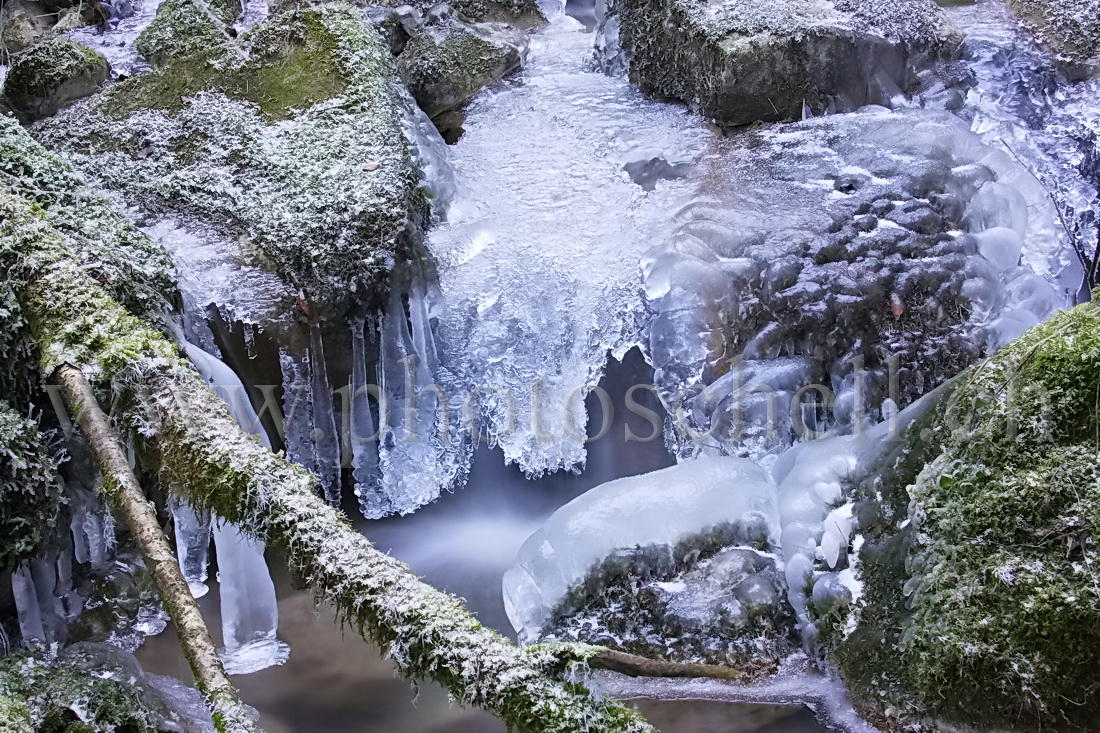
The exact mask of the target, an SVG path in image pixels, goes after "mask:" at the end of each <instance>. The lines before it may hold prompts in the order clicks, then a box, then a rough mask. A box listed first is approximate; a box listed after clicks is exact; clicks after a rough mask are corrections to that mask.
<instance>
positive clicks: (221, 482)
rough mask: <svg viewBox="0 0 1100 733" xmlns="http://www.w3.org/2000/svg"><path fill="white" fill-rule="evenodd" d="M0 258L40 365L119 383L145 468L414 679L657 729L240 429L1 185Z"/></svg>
mask: <svg viewBox="0 0 1100 733" xmlns="http://www.w3.org/2000/svg"><path fill="white" fill-rule="evenodd" d="M0 219H2V220H0V266H2V267H5V268H8V269H9V271H10V272H11V273H12V274H13V276H14V277H15V278H16V280H17V282H18V283H19V288H18V293H17V295H18V298H19V301H20V304H21V306H22V308H23V310H24V312H25V315H26V317H27V319H28V320H29V321H30V322H31V324H32V330H33V333H34V337H35V341H36V343H37V345H38V348H39V352H40V355H41V366H42V369H43V372H44V373H47V374H52V373H53V372H54V371H56V370H57V368H58V367H60V366H61V365H63V364H71V365H75V366H79V367H80V369H81V370H82V371H83V372H84V373H85V374H86V375H90V376H92V377H93V378H95V379H96V380H97V381H99V383H101V384H111V385H112V387H113V388H114V389H115V390H116V391H117V395H116V396H117V397H118V398H119V400H118V404H119V405H120V406H121V407H122V413H121V414H120V415H118V416H117V417H118V419H119V420H121V421H123V422H124V423H125V424H127V425H128V426H129V427H130V428H132V429H133V430H134V432H135V435H136V436H137V437H138V440H137V443H138V448H139V452H140V454H141V456H142V459H143V461H144V462H145V467H146V468H147V469H148V470H151V471H156V472H158V473H159V475H160V478H161V480H162V482H163V483H164V484H165V485H166V486H167V487H169V489H170V490H171V491H172V492H174V493H175V494H176V495H177V496H179V497H180V498H182V499H184V500H186V501H187V502H188V503H190V504H191V505H192V506H196V507H199V508H205V509H209V510H212V511H213V512H215V513H216V514H218V515H219V516H221V517H223V518H224V519H227V520H229V521H231V522H234V523H236V524H238V525H239V526H241V527H242V528H243V529H245V531H247V532H250V533H252V534H254V535H256V536H258V537H260V538H262V539H264V540H265V541H267V542H268V543H269V544H271V545H273V546H275V547H277V548H279V549H280V550H282V552H283V554H284V557H285V558H286V561H287V563H288V565H289V566H290V567H291V569H292V570H293V571H294V572H296V573H297V574H298V575H299V576H301V577H303V578H305V579H306V580H307V581H308V582H309V583H310V585H311V586H312V588H313V590H314V592H315V593H316V594H317V596H318V597H319V598H322V599H324V600H327V601H329V602H330V603H332V604H333V605H334V606H335V607H336V608H337V609H338V610H339V611H340V612H341V614H342V615H343V616H344V617H345V618H346V619H347V621H348V622H350V623H351V624H352V625H353V626H354V627H355V628H356V630H357V631H358V632H359V633H360V634H361V635H362V636H363V637H364V638H366V639H369V640H372V641H375V642H377V643H379V644H381V645H382V646H383V648H384V649H386V650H388V652H389V654H390V656H391V657H392V658H393V659H394V661H395V663H396V664H397V665H398V666H399V668H400V669H401V671H402V672H403V673H404V674H406V675H408V676H410V677H422V678H430V679H433V680H435V681H437V682H438V683H440V684H441V685H442V686H443V687H444V688H446V689H447V690H448V691H449V692H450V693H451V694H452V695H454V697H455V698H456V699H457V700H459V701H460V702H462V703H463V704H467V705H475V706H478V707H481V708H484V709H486V710H488V711H490V712H492V713H494V714H495V715H497V716H498V717H499V718H500V719H501V720H502V721H504V722H505V723H506V724H507V725H508V726H509V727H510V728H511V729H513V730H516V731H540V732H543V731H545V732H552V731H562V732H564V731H593V732H596V731H601V732H602V731H638V732H641V731H648V730H652V729H651V727H650V726H649V725H648V724H647V723H646V722H645V721H644V720H643V719H642V718H641V716H640V715H639V714H638V713H636V712H635V711H633V710H630V709H628V708H626V707H624V706H622V705H620V704H618V703H616V702H613V701H610V700H596V699H594V698H593V697H592V696H591V695H589V693H588V691H587V690H586V689H585V688H584V687H583V686H581V685H579V684H576V683H574V682H570V681H568V680H566V679H563V678H562V677H560V676H559V675H558V674H557V672H558V671H559V670H557V669H555V668H554V667H553V665H552V662H553V660H552V659H549V658H548V659H545V660H544V659H542V657H540V656H539V655H532V654H528V653H526V652H524V651H523V650H522V649H520V648H519V647H517V646H516V645H515V644H513V643H512V642H510V641H508V640H507V639H505V638H503V637H502V636H500V635H499V634H497V633H496V632H494V631H491V630H489V629H486V628H484V627H483V626H482V625H481V624H480V623H479V622H478V621H477V619H475V618H474V617H473V616H472V615H471V614H470V613H469V612H468V611H467V610H466V608H465V607H464V606H463V605H462V603H461V602H460V601H459V600H458V599H457V598H455V597H453V596H451V595H448V594H445V593H442V592H440V591H437V590H435V589H434V588H432V587H430V586H428V585H426V584H425V583H423V582H422V581H420V579H419V578H417V577H416V576H415V575H414V574H413V573H412V572H411V571H410V570H409V568H408V566H406V565H405V564H403V563H401V562H399V561H397V560H395V559H394V558H392V557H390V556H389V555H386V554H385V553H382V552H379V551H378V550H376V549H375V548H374V547H373V546H372V545H371V544H370V542H368V541H367V539H366V538H365V537H363V536H362V535H361V534H359V533H358V532H356V531H355V530H354V529H353V528H352V526H351V524H350V522H349V521H348V519H347V518H346V517H345V516H344V515H343V514H340V513H338V512H337V511H336V510H334V509H333V508H331V507H329V506H328V505H327V504H325V503H324V501H322V500H321V499H320V498H319V497H318V495H317V485H316V480H315V478H314V477H313V476H312V475H311V474H309V473H308V472H307V471H305V470H304V469H302V468H301V467H299V466H296V465H294V464H292V463H290V462H289V461H287V460H286V459H285V458H283V457H281V456H277V455H275V454H273V453H272V452H271V451H269V450H267V449H266V448H264V447H263V446H262V445H260V443H259V442H258V441H256V440H255V438H254V437H252V436H248V435H246V434H244V433H243V432H242V431H241V430H240V428H239V427H238V426H237V424H236V422H235V421H234V420H233V418H232V416H231V415H230V414H229V411H228V409H227V407H226V405H225V403H224V402H222V401H221V400H220V399H219V398H218V397H217V395H215V394H214V393H213V392H212V391H211V390H210V389H209V388H208V386H207V385H206V384H205V383H204V382H203V381H202V379H201V377H200V376H199V375H198V374H197V373H196V372H195V371H194V370H193V369H192V368H191V367H190V366H189V365H187V364H186V363H185V362H184V361H183V360H182V359H181V357H180V355H179V353H178V351H177V349H176V348H175V346H174V345H173V344H171V343H170V342H169V341H167V340H166V339H165V338H164V337H163V336H162V335H161V334H159V333H158V332H156V331H154V330H152V329H151V328H149V327H148V326H147V325H145V324H144V323H142V322H141V321H140V320H139V319H137V318H136V317H134V316H133V315H131V314H129V313H127V312H126V311H125V310H124V309H123V308H122V307H121V306H119V305H118V304H117V303H116V302H115V301H114V300H112V299H111V298H109V297H108V296H107V295H106V293H104V291H103V290H102V289H100V288H99V287H98V286H96V285H95V283H93V282H92V281H91V280H90V279H89V278H88V277H87V275H86V274H85V273H84V272H83V271H82V270H81V268H80V267H79V265H78V263H76V262H74V261H73V260H72V258H71V256H70V252H69V250H68V247H67V246H66V242H65V240H64V239H63V238H62V237H61V236H60V234H59V233H58V232H57V231H56V230H55V229H53V227H51V226H50V225H49V224H48V222H46V221H45V219H44V218H43V217H42V215H41V213H40V211H36V210H35V209H34V208H33V207H32V206H31V205H30V204H28V203H27V202H26V201H24V200H23V199H21V198H19V197H18V196H15V195H14V194H12V193H10V192H5V191H0Z"/></svg>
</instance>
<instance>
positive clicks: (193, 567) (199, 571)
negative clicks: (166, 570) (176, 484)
mask: <svg viewBox="0 0 1100 733" xmlns="http://www.w3.org/2000/svg"><path fill="white" fill-rule="evenodd" d="M170 508H171V511H172V522H173V523H174V524H175V528H176V557H178V558H179V563H180V570H181V571H182V572H183V578H184V580H186V581H187V587H188V588H190V589H191V595H193V596H194V597H195V598H202V597H203V596H204V595H206V593H207V592H208V591H209V590H210V588H209V587H208V586H207V585H206V572H207V566H208V565H209V564H210V517H209V516H208V515H206V514H202V515H200V514H199V513H198V512H196V511H195V510H194V509H192V508H191V507H189V506H188V505H187V504H185V503H184V502H182V501H179V500H177V499H173V500H172V501H171V506H170Z"/></svg>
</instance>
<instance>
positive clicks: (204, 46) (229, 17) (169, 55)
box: [137, 0, 241, 67]
mask: <svg viewBox="0 0 1100 733" xmlns="http://www.w3.org/2000/svg"><path fill="white" fill-rule="evenodd" d="M240 11H241V6H240V2H239V1H238V0H220V1H216V0H215V1H211V2H207V1H206V0H165V2H164V3H162V4H161V5H160V7H158V8H157V15H156V17H155V18H154V19H153V21H152V22H151V23H150V24H149V25H148V26H146V28H145V30H143V31H142V32H141V35H139V36H138V39H137V49H138V52H139V53H141V55H142V56H144V57H145V60H146V61H148V62H149V63H150V64H151V65H153V66H154V67H156V66H164V65H165V64H167V63H168V62H169V61H171V60H172V59H176V58H185V57H187V56H189V55H193V54H209V53H214V52H218V53H222V54H224V53H227V52H228V50H229V48H230V47H231V44H232V38H231V26H232V24H233V22H234V20H236V18H237V15H239V14H240Z"/></svg>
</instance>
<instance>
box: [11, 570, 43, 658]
mask: <svg viewBox="0 0 1100 733" xmlns="http://www.w3.org/2000/svg"><path fill="white" fill-rule="evenodd" d="M11 592H12V595H13V596H14V597H15V611H16V615H17V616H18V618H19V633H20V634H22V636H23V643H28V642H31V641H38V642H43V643H45V642H46V629H45V626H44V625H43V623H42V612H41V610H40V609H39V607H38V591H37V590H36V589H35V587H34V579H33V578H32V577H31V571H30V568H29V567H28V566H27V565H26V564H24V565H21V566H20V567H19V569H18V570H16V571H15V572H14V573H12V574H11Z"/></svg>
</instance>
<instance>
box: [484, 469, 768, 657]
mask: <svg viewBox="0 0 1100 733" xmlns="http://www.w3.org/2000/svg"><path fill="white" fill-rule="evenodd" d="M738 521H743V522H760V521H763V522H765V523H766V526H767V529H768V534H769V535H770V536H771V538H772V539H773V541H774V540H775V539H777V538H778V530H779V524H778V514H777V511H776V505H775V489H774V487H773V486H772V483H771V479H770V477H769V476H768V474H767V472H766V471H765V470H764V469H762V468H761V467H760V466H758V465H756V464H755V463H753V462H752V461H749V460H746V459H741V458H712V459H700V460H696V461H690V462H688V463H683V464H681V465H678V466H673V467H671V468H666V469H662V470H660V471H654V472H652V473H648V474H644V475H642V476H634V477H631V478H624V479H618V480H616V481H610V482H608V483H606V484H601V485H600V486H597V487H596V488H594V489H592V490H590V491H588V492H586V493H585V494H583V495H582V496H580V497H578V498H577V499H574V500H573V501H571V502H570V503H568V504H566V505H565V506H563V507H562V508H561V509H558V510H557V511H556V512H554V514H553V515H551V517H550V518H549V519H548V520H547V521H546V523H545V524H544V525H543V526H542V528H541V529H539V530H538V531H537V532H535V533H534V534H533V535H531V537H530V538H528V540H527V541H526V542H525V543H524V544H523V546H522V547H521V548H520V550H519V553H518V555H517V559H516V564H515V565H514V566H513V567H512V568H510V569H509V570H508V571H507V572H506V573H505V574H504V603H505V610H506V611H507V613H508V618H509V620H510V621H511V622H512V626H513V627H514V628H515V629H516V630H517V631H518V632H519V635H520V640H521V641H528V642H530V641H534V640H536V639H538V638H539V636H540V632H541V631H542V628H543V625H544V624H545V623H546V621H547V619H548V618H549V615H550V611H551V609H552V608H553V607H554V605H555V604H556V603H557V601H558V600H559V599H560V598H561V597H562V596H563V595H564V594H565V592H566V591H567V590H569V589H570V588H571V587H572V586H573V585H575V584H576V583H577V582H578V581H580V580H581V579H582V578H583V577H584V576H585V574H586V573H587V572H588V570H589V569H590V568H591V567H592V566H593V565H594V564H596V563H598V562H599V561H600V560H602V559H603V558H604V557H606V556H607V555H608V554H609V553H611V552H612V551H613V550H616V549H624V548H632V547H635V546H638V545H648V544H658V545H661V544H664V545H674V544H675V543H676V541H677V540H678V539H680V538H681V537H684V536H686V535H688V534H693V533H697V532H701V531H704V530H706V529H708V528H710V527H714V526H716V525H720V524H724V523H734V522H738Z"/></svg>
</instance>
